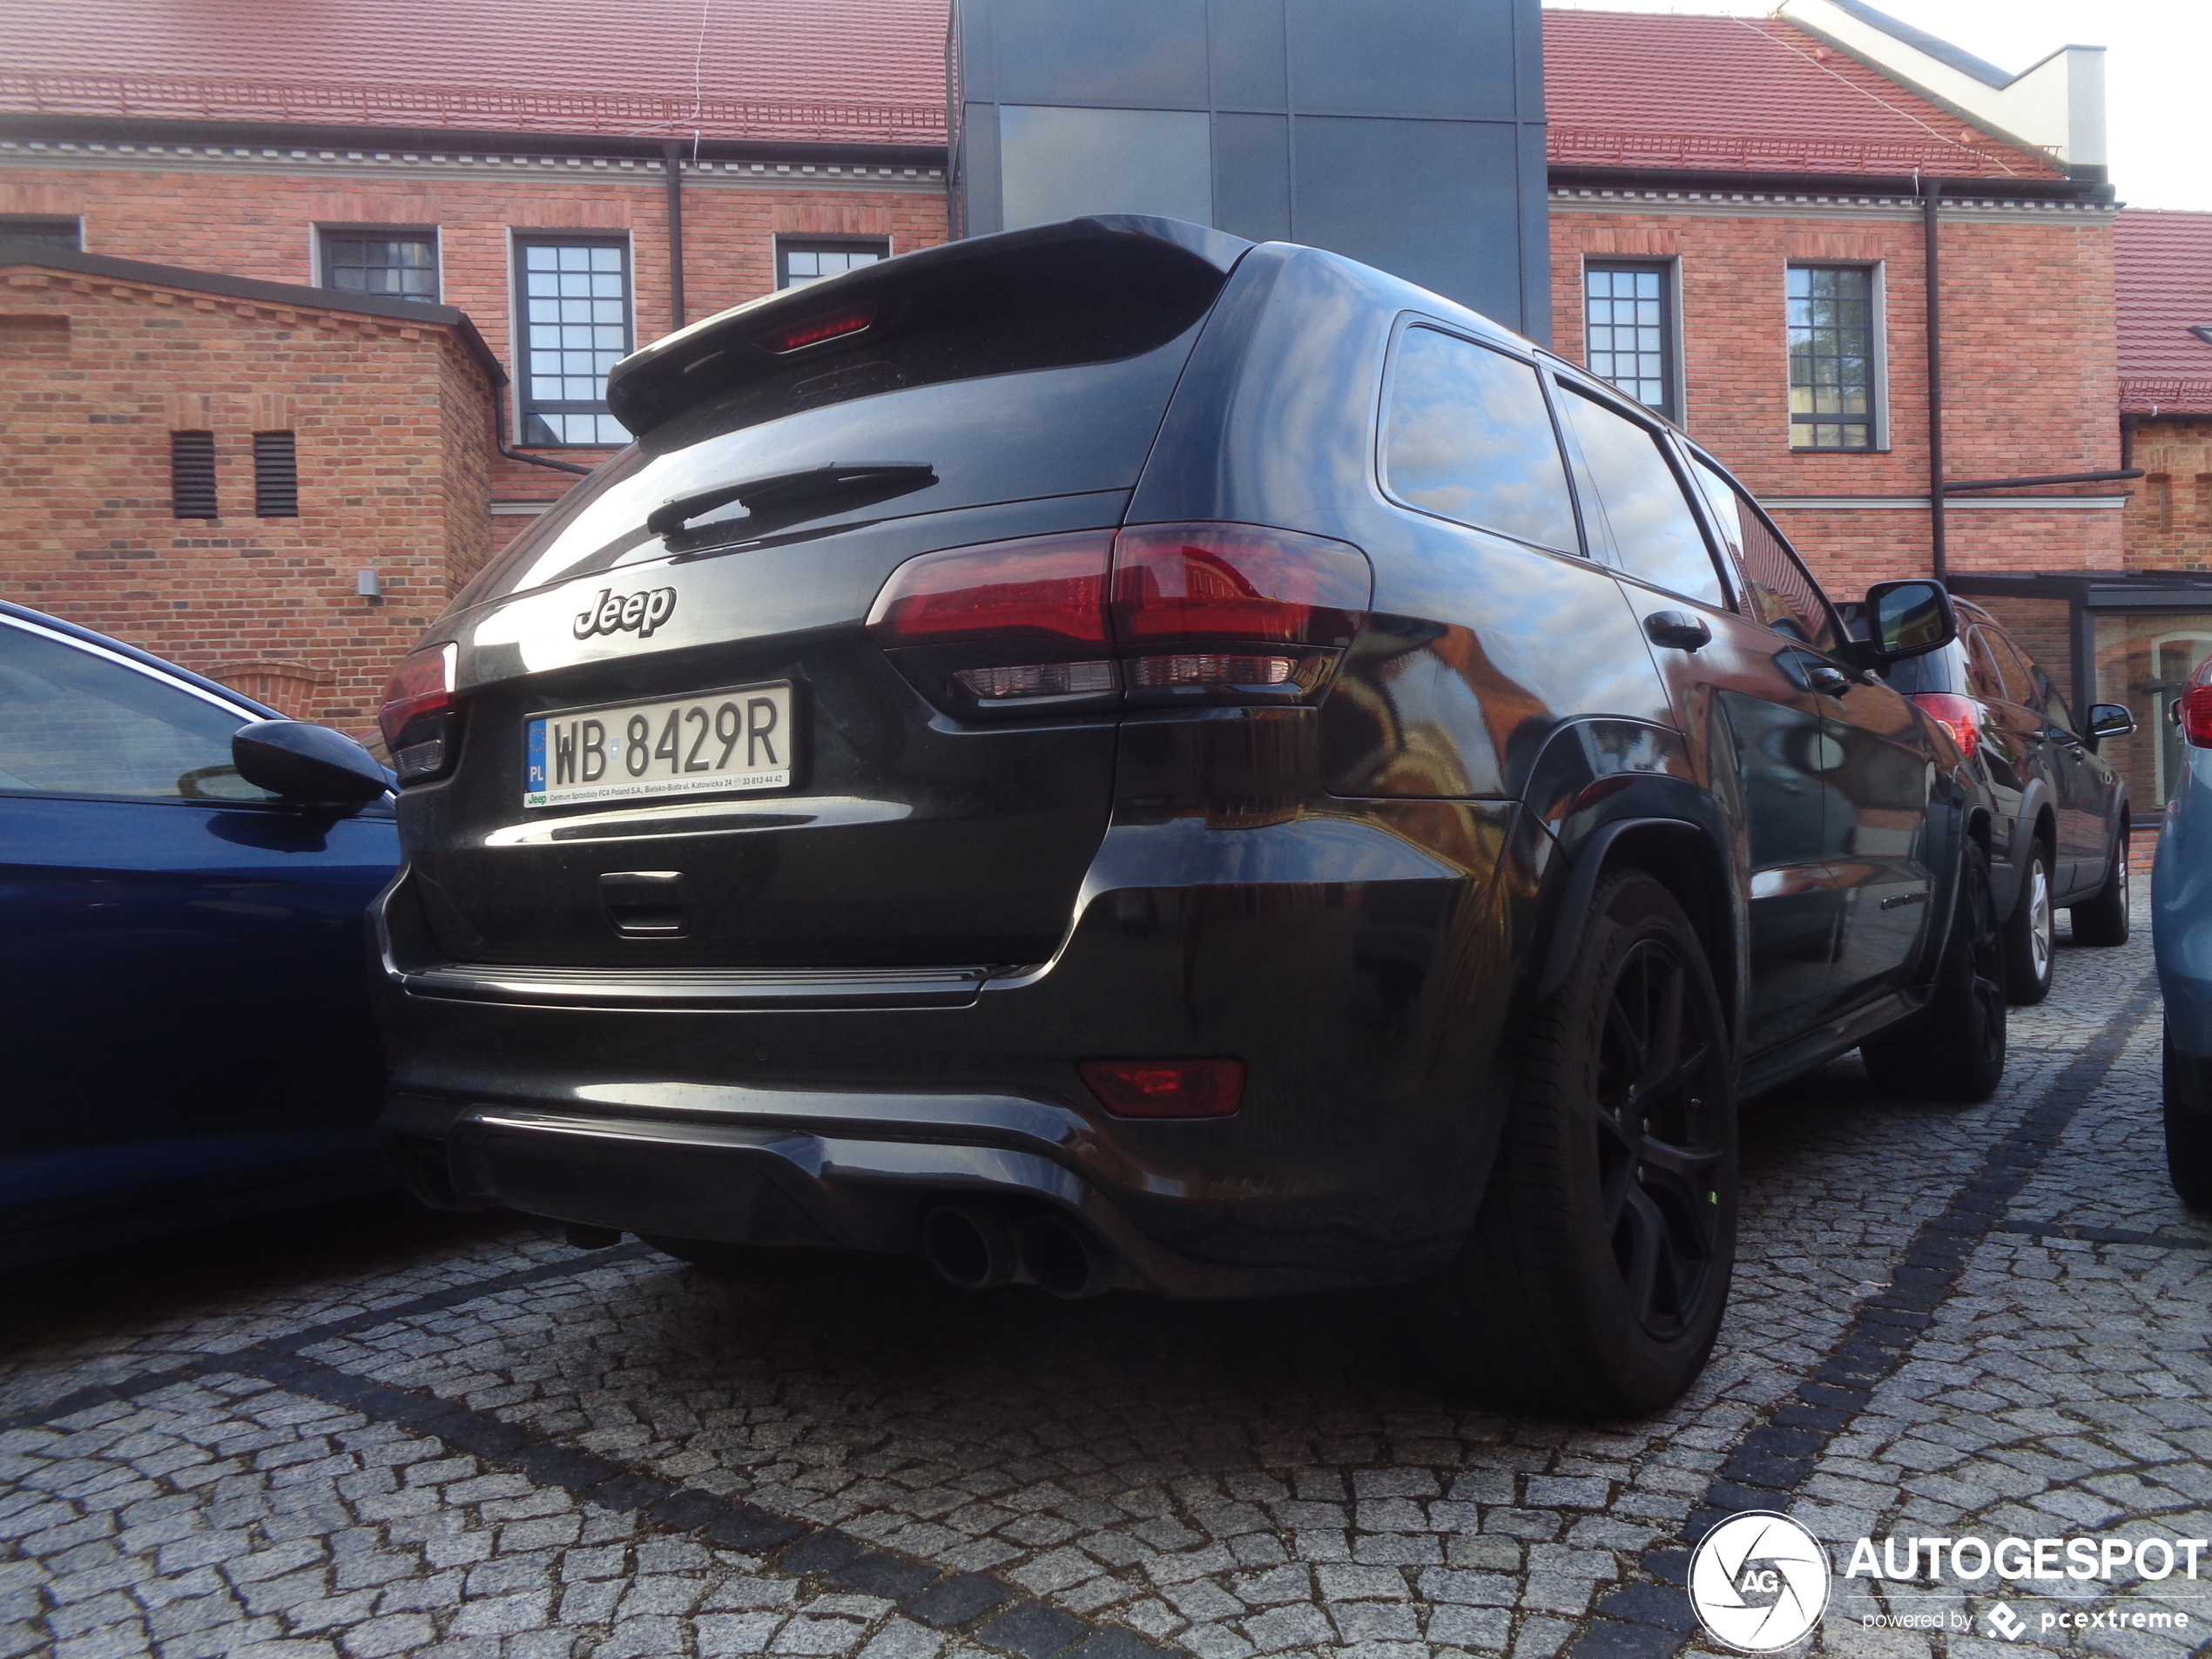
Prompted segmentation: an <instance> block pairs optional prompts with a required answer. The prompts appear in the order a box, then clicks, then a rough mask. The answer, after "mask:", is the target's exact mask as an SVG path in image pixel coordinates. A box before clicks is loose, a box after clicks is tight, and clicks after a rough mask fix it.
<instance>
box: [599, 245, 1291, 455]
mask: <svg viewBox="0 0 2212 1659" xmlns="http://www.w3.org/2000/svg"><path fill="white" fill-rule="evenodd" d="M1131 240H1136V241H1142V242H1151V243H1156V244H1159V245H1161V246H1162V248H1163V252H1164V251H1166V250H1170V249H1172V250H1177V251H1179V253H1181V254H1183V255H1184V256H1187V257H1189V258H1190V259H1192V260H1197V261H1199V262H1201V263H1203V264H1204V265H1206V266H1211V268H1212V269H1213V270H1214V271H1215V272H1217V273H1220V274H1223V275H1226V274H1227V273H1228V272H1229V270H1230V269H1231V266H1234V265H1235V264H1236V263H1237V261H1238V260H1240V259H1242V258H1243V257H1244V253H1246V252H1247V251H1248V250H1249V249H1251V247H1252V246H1253V244H1252V243H1251V242H1247V241H1245V240H1244V239H1243V238H1241V237H1237V236H1231V235H1230V234H1228V233H1226V232H1224V231H1217V230H1211V229H1209V228H1207V227H1206V226H1204V225H1193V224H1190V223H1189V222H1187V221H1186V220H1184V219H1152V218H1147V217H1143V216H1141V215H1138V214H1134V213H1107V214H1099V215H1096V216H1095V217H1092V218H1089V219H1065V220H1062V222H1061V223H1059V224H1056V225H1039V226H1034V227H1033V228H1031V229H1028V230H1021V231H1007V232H1004V233H1001V234H999V235H996V236H979V237H975V238H973V239H970V240H968V241H961V242H946V243H943V244H941V245H940V246H936V247H926V248H921V249H919V250H918V251H916V252H914V253H901V254H900V255H898V256H897V257H896V258H894V259H888V260H880V261H879V262H878V263H876V264H874V265H867V266H861V267H860V268H859V269H858V270H853V271H848V272H846V273H844V274H843V275H841V276H834V277H829V278H826V279H825V280H822V281H819V282H816V283H813V284H811V285H810V286H808V287H804V288H789V289H786V290H784V291H783V292H781V293H771V294H765V295H763V296H762V297H761V298H759V299H758V300H748V301H747V302H746V303H745V304H744V305H741V306H732V307H731V308H730V309H729V310H727V311H724V312H718V313H717V314H715V315H713V316H711V317H708V318H705V319H703V320H700V321H698V322H695V323H693V324H691V327H688V328H680V329H678V331H677V332H676V333H674V334H669V335H667V336H665V337H664V338H663V339H660V340H657V341H654V342H653V343H652V344H651V345H650V346H646V347H642V348H640V349H639V350H637V351H634V352H632V353H631V354H630V355H629V356H627V357H625V358H624V359H623V360H622V361H620V362H619V363H617V364H616V365H615V366H614V368H613V369H612V370H611V371H610V373H609V374H608V376H607V408H608V411H609V412H610V414H612V415H614V417H615V418H616V419H617V420H618V421H621V422H622V423H623V425H624V426H626V427H628V428H630V430H631V432H633V433H635V434H637V435H638V436H640V437H643V436H644V435H645V434H646V433H648V432H650V431H651V430H652V429H653V428H655V427H658V426H659V425H661V424H662V423H663V422H664V421H668V420H670V419H671V417H673V416H675V415H678V414H680V413H682V412H683V411H684V410H685V408H690V407H691V405H693V404H695V403H697V402H698V401H700V400H701V398H702V396H703V395H705V393H706V388H708V387H709V386H711V388H712V390H713V391H714V392H715V393H722V392H726V391H728V390H729V389H731V388H732V387H734V386H737V385H739V384H741V383H743V382H744V381H748V380H751V379H753V378H755V377H756V376H765V375H766V374H772V373H775V372H778V371H779V370H781V369H783V368H787V367H788V362H787V361H786V355H785V354H786V353H788V352H789V351H791V350H792V349H794V348H795V347H793V346H792V345H790V344H785V343H783V342H786V341H798V342H799V343H800V344H804V343H805V337H806V335H808V334H819V338H820V339H822V340H824V341H827V340H830V339H833V338H835V337H836V335H837V334H838V333H839V332H840V330H841V327H842V326H844V325H845V322H846V320H847V319H853V318H859V319H863V320H864V319H865V318H866V317H867V316H868V315H869V314H871V308H872V307H873V306H874V305H875V304H876V303H877V302H878V301H879V300H883V301H887V300H889V299H891V298H892V297H893V296H894V295H895V294H897V293H899V292H900V290H902V289H904V288H907V287H909V286H910V285H911V284H913V283H914V281H915V280H916V279H924V280H935V279H938V278H941V277H946V276H949V277H951V278H952V279H953V280H955V281H957V280H959V278H960V275H961V269H962V267H964V266H978V267H980V266H986V265H988V264H995V263H997V262H1000V261H1002V260H1012V259H1019V258H1021V257H1022V256H1023V255H1026V254H1029V253H1035V252H1036V251H1038V250H1040V249H1054V248H1056V249H1064V250H1067V251H1069V252H1073V251H1075V249H1076V246H1077V245H1080V244H1082V243H1084V242H1097V243H1101V244H1116V243H1118V244H1121V245H1122V246H1127V245H1128V244H1129V243H1130V241H1131ZM850 326H853V327H860V326H864V325H863V324H857V323H856V324H852V325H850ZM710 365H711V372H708V373H705V374H701V373H700V371H703V370H709V368H710Z"/></svg>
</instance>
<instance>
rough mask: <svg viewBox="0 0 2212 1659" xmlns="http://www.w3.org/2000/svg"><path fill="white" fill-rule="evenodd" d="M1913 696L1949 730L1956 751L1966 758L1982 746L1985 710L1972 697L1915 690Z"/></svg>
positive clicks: (1945, 692) (1914, 699) (1955, 693)
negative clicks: (1957, 748)
mask: <svg viewBox="0 0 2212 1659" xmlns="http://www.w3.org/2000/svg"><path fill="white" fill-rule="evenodd" d="M1912 700H1913V701H1914V702H1915V703H1918V704H1919V705H1920V706H1921V707H1922V708H1924V709H1925V710H1926V711H1928V712H1929V713H1930V714H1931V715H1932V716H1934V718H1935V723H1936V724H1937V725H1939V726H1941V727H1942V728H1943V729H1944V730H1945V731H1946V732H1949V733H1950V734H1951V740H1952V742H1953V743H1955V744H1957V745H1959V753H1960V754H1962V755H1964V756H1966V759H1969V760H1972V759H1973V758H1974V751H1975V750H1977V749H1979V748H1980V747H1981V728H1982V722H1983V721H1984V720H1985V719H1986V718H1987V713H1986V711H1985V710H1984V709H1983V707H1982V705H1980V704H1979V703H1977V702H1975V701H1974V699H1973V698H1971V697H1960V696H1959V694H1958V693H1957V692H1955V691H1915V692H1914V693H1913V694H1912Z"/></svg>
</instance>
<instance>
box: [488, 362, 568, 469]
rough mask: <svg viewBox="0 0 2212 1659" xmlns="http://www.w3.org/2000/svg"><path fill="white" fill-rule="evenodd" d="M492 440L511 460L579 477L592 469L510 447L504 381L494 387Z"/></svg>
mask: <svg viewBox="0 0 2212 1659" xmlns="http://www.w3.org/2000/svg"><path fill="white" fill-rule="evenodd" d="M491 441H492V442H493V443H494V444H495V445H496V446H497V447H498V449H499V453H500V454H501V455H504V456H505V457H506V458H507V459H508V460H509V461H520V462H523V463H524V464H525V465H528V466H532V467H550V468H551V469H553V470H554V471H555V472H572V473H575V474H576V475H577V476H578V477H583V476H585V475H589V474H590V471H591V469H590V468H589V467H579V466H577V463H576V462H573V461H554V460H551V459H550V458H548V457H547V456H544V455H524V454H523V452H522V451H521V450H519V449H516V448H509V445H508V442H507V387H506V384H505V382H504V381H502V383H501V384H499V385H497V386H495V387H494V388H492V392H491Z"/></svg>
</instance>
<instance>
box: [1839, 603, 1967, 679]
mask: <svg viewBox="0 0 2212 1659" xmlns="http://www.w3.org/2000/svg"><path fill="white" fill-rule="evenodd" d="M1864 614H1865V617H1866V637H1865V640H1864V641H1862V642H1859V651H1860V652H1861V653H1862V654H1863V655H1864V657H1865V666H1867V667H1871V668H1885V667H1887V666H1888V665H1889V664H1892V663H1896V662H1902V661H1903V660H1904V659H1905V658H1908V657H1920V656H1925V654H1926V653H1927V652H1929V651H1939V650H1941V649H1942V648H1943V647H1944V646H1946V645H1948V644H1950V643H1951V642H1952V640H1954V639H1956V638H1958V637H1959V617H1958V615H1957V613H1956V612H1954V611H1953V610H1952V608H1951V595H1950V594H1949V593H1948V592H1946V590H1945V589H1944V586H1943V584H1942V583H1940V582H1877V583H1875V584H1874V585H1873V586H1872V587H1871V588H1869V589H1867V590H1866V604H1865V611H1864Z"/></svg>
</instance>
